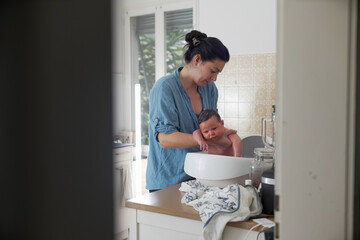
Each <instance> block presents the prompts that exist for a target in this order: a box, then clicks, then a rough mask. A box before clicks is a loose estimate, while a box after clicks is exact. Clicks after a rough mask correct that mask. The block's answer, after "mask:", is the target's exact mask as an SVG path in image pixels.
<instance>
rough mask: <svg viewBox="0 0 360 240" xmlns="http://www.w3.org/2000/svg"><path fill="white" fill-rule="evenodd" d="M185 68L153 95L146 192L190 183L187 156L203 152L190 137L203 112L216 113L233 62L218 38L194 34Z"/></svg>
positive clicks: (187, 38)
mask: <svg viewBox="0 0 360 240" xmlns="http://www.w3.org/2000/svg"><path fill="white" fill-rule="evenodd" d="M185 41H186V42H187V44H186V46H185V47H187V50H186V52H185V53H184V60H185V66H184V67H180V68H178V69H177V70H176V71H174V73H172V74H170V75H167V76H164V77H162V78H160V79H159V80H158V81H157V82H156V83H155V85H154V87H153V88H152V90H151V92H150V117H149V137H150V148H149V156H148V163H147V169H146V188H147V189H148V190H150V192H152V191H155V190H159V189H163V188H166V187H169V186H172V185H175V184H177V183H180V182H183V181H187V180H189V179H190V177H189V176H188V175H187V174H186V173H185V172H184V161H185V156H186V153H188V152H197V151H199V147H198V146H199V145H198V143H197V142H196V141H195V140H194V139H193V137H192V133H193V132H194V131H195V130H196V129H199V124H198V119H197V116H198V115H199V114H200V112H201V111H202V110H203V109H214V110H217V100H218V90H217V88H216V86H215V83H214V81H216V78H217V75H218V74H219V73H220V72H221V71H222V70H223V68H224V66H225V63H226V62H228V61H229V59H230V55H229V51H228V49H227V48H226V47H225V46H224V45H223V44H222V43H221V41H220V40H218V39H217V38H214V37H207V35H206V34H204V33H201V32H199V31H196V30H193V31H191V32H190V33H188V34H186V36H185Z"/></svg>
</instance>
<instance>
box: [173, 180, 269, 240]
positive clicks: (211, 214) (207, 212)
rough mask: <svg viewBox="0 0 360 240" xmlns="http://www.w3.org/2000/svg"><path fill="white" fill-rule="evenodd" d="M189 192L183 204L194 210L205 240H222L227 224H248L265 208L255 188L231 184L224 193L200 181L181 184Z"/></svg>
mask: <svg viewBox="0 0 360 240" xmlns="http://www.w3.org/2000/svg"><path fill="white" fill-rule="evenodd" d="M179 190H180V191H183V192H186V193H185V195H184V196H183V198H182V199H181V202H182V203H185V204H187V205H190V206H192V207H194V209H195V210H197V211H198V212H199V214H200V218H201V220H202V222H203V223H204V228H203V231H202V236H201V239H202V240H221V239H222V233H223V231H224V228H225V226H226V224H227V223H228V222H237V221H246V220H247V219H249V218H250V217H252V216H256V215H259V214H260V213H261V212H262V205H261V201H260V198H259V196H258V194H257V191H256V189H255V188H254V187H253V186H250V185H246V186H244V187H243V186H240V185H238V184H231V185H228V186H227V187H225V188H223V189H221V188H218V187H206V186H204V185H202V184H201V183H200V182H198V181H197V180H190V181H188V182H183V183H181V187H180V189H179Z"/></svg>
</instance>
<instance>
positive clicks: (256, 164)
mask: <svg viewBox="0 0 360 240" xmlns="http://www.w3.org/2000/svg"><path fill="white" fill-rule="evenodd" d="M273 154H274V149H272V148H255V149H254V159H253V160H252V161H251V166H250V174H249V176H250V179H251V182H252V185H253V186H254V187H255V188H258V187H259V184H260V183H261V176H262V174H263V172H264V171H266V170H269V169H271V168H272V166H273V163H274V159H273Z"/></svg>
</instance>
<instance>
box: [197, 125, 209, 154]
mask: <svg viewBox="0 0 360 240" xmlns="http://www.w3.org/2000/svg"><path fill="white" fill-rule="evenodd" d="M193 137H194V139H195V141H196V142H197V143H198V144H199V146H200V150H201V151H206V152H208V150H209V146H208V144H207V143H206V142H205V139H204V138H203V136H202V133H201V131H200V129H198V130H195V131H194V132H193Z"/></svg>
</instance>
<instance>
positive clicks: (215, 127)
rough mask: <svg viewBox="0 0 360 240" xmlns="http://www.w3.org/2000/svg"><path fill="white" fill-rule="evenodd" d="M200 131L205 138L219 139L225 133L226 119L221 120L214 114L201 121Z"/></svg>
mask: <svg viewBox="0 0 360 240" xmlns="http://www.w3.org/2000/svg"><path fill="white" fill-rule="evenodd" d="M200 131H201V133H202V135H203V137H204V139H205V140H209V141H217V140H219V139H220V138H221V136H222V135H223V134H224V121H223V120H221V121H219V120H217V118H216V117H215V116H212V117H211V118H209V119H208V120H206V121H204V122H202V123H200Z"/></svg>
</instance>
